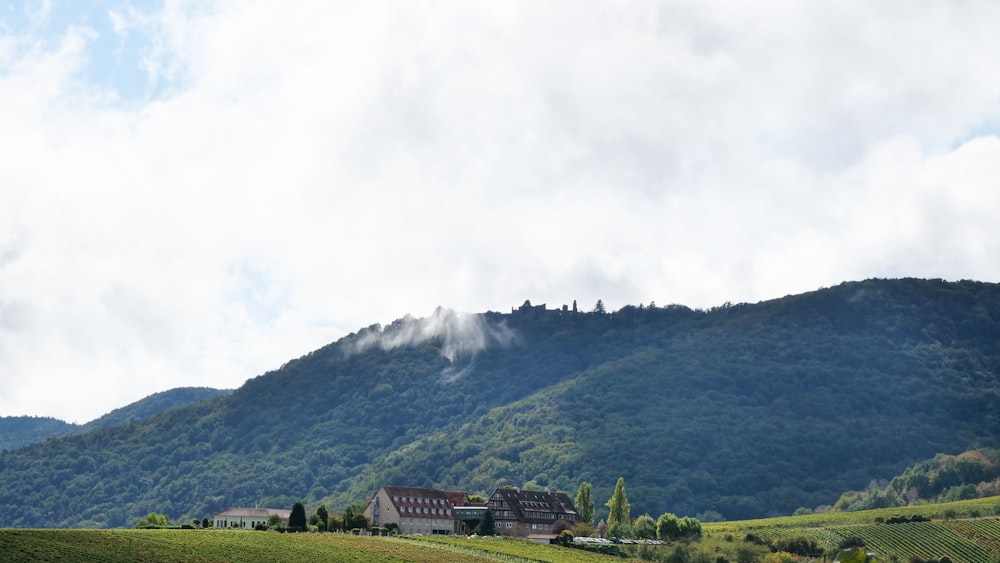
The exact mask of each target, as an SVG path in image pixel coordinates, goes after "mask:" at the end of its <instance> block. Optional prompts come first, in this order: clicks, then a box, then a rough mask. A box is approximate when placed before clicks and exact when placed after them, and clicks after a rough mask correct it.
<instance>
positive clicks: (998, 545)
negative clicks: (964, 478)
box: [702, 497, 1000, 562]
mask: <svg viewBox="0 0 1000 563" xmlns="http://www.w3.org/2000/svg"><path fill="white" fill-rule="evenodd" d="M914 515H920V516H923V517H926V518H930V519H931V520H932V521H931V522H911V523H905V524H884V523H879V522H884V521H886V520H889V519H890V518H893V517H899V516H905V517H907V518H909V517H912V516H914ZM702 531H703V533H704V534H705V537H706V538H710V539H720V538H732V539H733V540H734V541H740V540H742V539H743V538H745V537H746V536H747V535H748V534H753V535H754V536H757V537H758V538H761V539H763V540H765V541H770V540H776V539H779V538H788V537H794V536H812V537H814V538H816V539H817V540H818V543H819V545H820V546H821V547H823V548H824V549H826V550H827V551H829V550H832V549H833V548H834V547H836V546H837V545H838V544H839V543H840V542H841V541H843V540H844V539H845V538H847V537H851V536H854V537H859V538H861V539H863V540H864V542H865V545H866V546H867V547H868V548H869V549H870V550H872V551H874V552H876V553H878V554H879V555H881V556H882V557H883V558H884V560H891V559H892V558H896V559H897V560H899V561H907V560H909V558H910V557H912V556H914V555H915V556H918V557H921V558H925V559H927V558H934V559H939V558H941V557H944V556H947V557H949V558H951V559H952V560H953V561H969V562H989V561H992V560H994V559H1000V497H989V498H983V499H974V500H967V501H959V502H950V503H944V504H925V505H920V506H907V507H901V508H883V509H878V510H866V511H861V512H828V513H824V514H809V515H803V516H784V517H779V518H767V519H761V520H742V521H734V522H712V523H706V524H703V525H702Z"/></svg>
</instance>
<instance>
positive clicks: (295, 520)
mask: <svg viewBox="0 0 1000 563" xmlns="http://www.w3.org/2000/svg"><path fill="white" fill-rule="evenodd" d="M307 528H308V527H307V526H306V507H304V506H302V503H301V502H296V503H295V505H294V506H292V513H291V514H290V515H289V516H288V531H290V532H304V531H306V529H307Z"/></svg>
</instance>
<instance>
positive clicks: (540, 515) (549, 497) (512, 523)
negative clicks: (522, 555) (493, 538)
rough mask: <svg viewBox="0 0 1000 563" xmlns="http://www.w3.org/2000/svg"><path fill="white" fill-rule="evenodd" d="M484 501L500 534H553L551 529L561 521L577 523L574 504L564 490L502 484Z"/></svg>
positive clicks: (522, 535)
mask: <svg viewBox="0 0 1000 563" xmlns="http://www.w3.org/2000/svg"><path fill="white" fill-rule="evenodd" d="M487 504H488V506H489V508H490V510H491V511H493V520H494V522H495V523H496V533H497V535H501V536H514V537H519V538H527V537H542V536H551V537H555V534H554V533H553V532H552V530H553V527H554V526H555V525H556V523H557V522H559V521H560V520H562V521H564V522H565V524H567V525H569V527H572V526H573V525H574V524H576V518H577V515H576V507H574V506H573V501H571V500H570V498H569V496H568V495H567V494H566V493H551V492H548V491H526V490H521V489H519V488H517V487H501V488H499V489H497V490H496V491H494V492H493V495H492V496H490V500H489V502H488V503H487Z"/></svg>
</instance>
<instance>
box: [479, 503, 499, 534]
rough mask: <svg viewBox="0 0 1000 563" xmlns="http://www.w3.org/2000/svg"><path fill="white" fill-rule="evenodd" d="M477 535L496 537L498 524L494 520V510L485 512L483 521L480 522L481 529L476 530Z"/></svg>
mask: <svg viewBox="0 0 1000 563" xmlns="http://www.w3.org/2000/svg"><path fill="white" fill-rule="evenodd" d="M476 533H477V534H479V535H480V536H495V535H497V528H496V522H495V521H494V520H493V510H491V509H489V508H487V509H486V511H485V512H483V519H482V520H480V521H479V527H478V528H476Z"/></svg>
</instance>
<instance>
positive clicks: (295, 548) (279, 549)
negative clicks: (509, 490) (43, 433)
mask: <svg viewBox="0 0 1000 563" xmlns="http://www.w3.org/2000/svg"><path fill="white" fill-rule="evenodd" d="M0 560H3V561H74V562H89V561H95V562H96V561H100V562H106V563H117V562H121V563H126V562H132V561H161V562H174V561H176V562H195V563H208V562H232V563H239V562H244V561H245V562H266V561H275V562H278V561H280V562H287V561H331V562H340V561H344V562H372V563H381V562H396V561H415V562H427V563H451V562H454V561H468V562H470V563H477V562H496V561H503V562H507V563H530V562H551V563H568V562H577V561H580V562H584V563H606V562H609V561H622V559H619V558H616V557H610V556H602V555H596V554H592V553H588V552H584V551H579V550H575V549H569V548H562V547H556V546H548V545H540V544H533V543H529V542H527V541H520V540H499V539H487V538H448V539H440V538H432V537H429V536H428V537H425V538H379V537H366V536H354V535H350V534H277V533H265V532H251V531H230V530H47V529H46V530H38V529H31V530H13V529H8V530H0Z"/></svg>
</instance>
